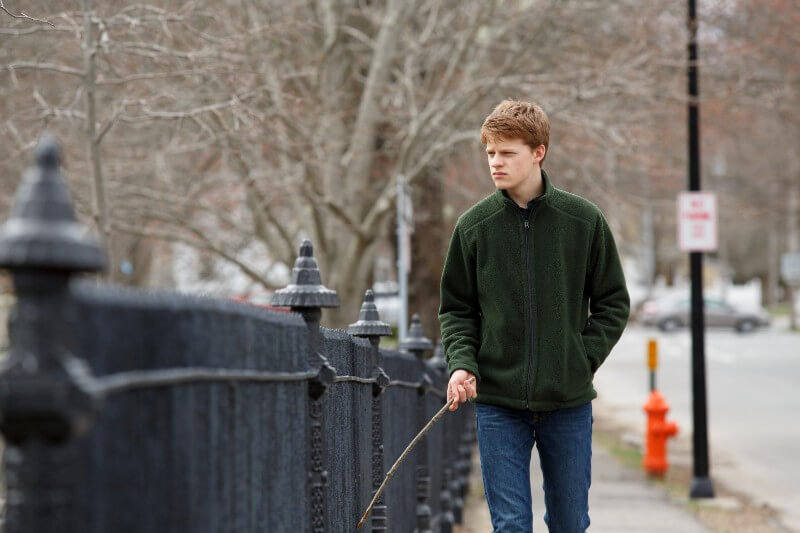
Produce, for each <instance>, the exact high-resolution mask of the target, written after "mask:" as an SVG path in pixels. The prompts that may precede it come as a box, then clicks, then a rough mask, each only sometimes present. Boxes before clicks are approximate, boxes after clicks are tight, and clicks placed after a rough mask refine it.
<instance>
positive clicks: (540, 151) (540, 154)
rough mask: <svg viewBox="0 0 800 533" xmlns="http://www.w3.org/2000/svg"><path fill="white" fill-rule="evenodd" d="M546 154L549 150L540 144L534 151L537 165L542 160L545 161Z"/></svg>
mask: <svg viewBox="0 0 800 533" xmlns="http://www.w3.org/2000/svg"><path fill="white" fill-rule="evenodd" d="M546 153H547V148H545V146H544V145H543V144H540V145H539V146H537V147H536V148H534V149H533V155H534V156H535V157H536V162H537V163H541V162H542V159H544V156H545V154H546Z"/></svg>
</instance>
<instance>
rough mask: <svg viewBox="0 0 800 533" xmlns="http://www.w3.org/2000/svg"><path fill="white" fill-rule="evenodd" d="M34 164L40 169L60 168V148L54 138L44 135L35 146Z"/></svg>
mask: <svg viewBox="0 0 800 533" xmlns="http://www.w3.org/2000/svg"><path fill="white" fill-rule="evenodd" d="M36 164H37V165H38V166H39V167H41V168H42V169H50V170H52V169H55V168H57V167H60V166H61V147H60V146H59V144H58V141H57V140H56V138H55V137H53V136H52V135H50V134H47V133H45V134H44V135H42V138H41V139H40V140H39V144H38V145H37V146H36Z"/></svg>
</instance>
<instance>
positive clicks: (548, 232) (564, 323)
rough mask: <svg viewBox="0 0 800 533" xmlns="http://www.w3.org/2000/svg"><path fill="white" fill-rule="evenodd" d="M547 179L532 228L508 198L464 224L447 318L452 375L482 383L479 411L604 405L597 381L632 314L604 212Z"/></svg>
mask: <svg viewBox="0 0 800 533" xmlns="http://www.w3.org/2000/svg"><path fill="white" fill-rule="evenodd" d="M542 177H543V179H544V194H543V195H542V196H540V197H539V198H538V199H537V200H536V201H534V203H533V205H532V208H531V209H530V211H529V213H528V216H527V220H526V219H525V212H524V211H523V210H521V209H520V208H519V207H517V205H516V204H515V203H514V202H513V201H512V200H510V199H509V198H507V197H506V196H505V195H504V194H503V193H502V192H501V191H499V190H498V191H495V193H494V194H492V195H490V196H488V197H486V198H484V199H483V200H481V201H480V202H478V203H477V204H476V205H474V206H473V207H472V208H470V209H469V210H468V211H467V212H465V213H464V214H463V215H461V217H460V218H459V219H458V223H457V224H456V228H455V230H454V231H453V237H452V239H451V241H450V248H449V250H448V252H447V258H446V260H445V265H444V270H443V272H442V282H441V306H440V308H439V321H440V323H441V333H442V344H443V346H444V352H445V357H446V359H447V364H448V368H449V370H450V373H451V374H452V372H453V371H455V370H456V369H464V370H468V371H469V372H472V373H473V374H475V375H476V376H477V378H478V397H477V399H476V401H478V402H483V403H488V404H494V405H500V406H504V407H510V408H514V409H528V410H531V411H549V410H553V409H560V408H563V407H572V406H575V405H580V404H583V403H586V402H588V401H591V400H592V399H593V398H595V397H596V396H597V393H596V392H595V390H594V387H593V386H592V377H593V375H594V373H595V371H596V370H597V368H598V367H599V366H600V365H601V364H602V363H603V361H604V360H605V358H606V357H607V356H608V353H609V352H610V351H611V348H612V347H613V346H614V344H615V343H616V342H617V340H618V339H619V337H620V335H621V334H622V330H623V329H624V327H625V324H626V322H627V320H628V313H629V309H630V301H629V298H628V291H627V289H626V287H625V277H624V275H623V273H622V266H621V264H620V260H619V255H618V254H617V248H616V245H615V244H614V238H613V236H612V235H611V231H610V229H609V227H608V224H607V222H606V220H605V218H604V217H603V214H602V213H601V212H600V209H599V208H598V207H597V206H595V205H594V204H592V203H591V202H589V201H587V200H585V199H583V198H581V197H579V196H576V195H574V194H570V193H568V192H566V191H562V190H559V189H556V188H555V187H553V185H552V184H551V183H550V179H549V178H548V177H547V174H545V172H544V171H542ZM589 312H591V315H590V313H589Z"/></svg>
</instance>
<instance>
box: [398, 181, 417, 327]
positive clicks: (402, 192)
mask: <svg viewBox="0 0 800 533" xmlns="http://www.w3.org/2000/svg"><path fill="white" fill-rule="evenodd" d="M396 204H397V284H398V286H399V287H398V288H399V290H400V317H399V319H398V321H397V340H398V342H402V341H403V340H404V339H405V338H406V332H407V331H408V272H409V270H411V233H412V232H413V231H414V228H413V226H412V220H413V215H412V211H411V198H410V196H409V194H408V191H407V190H406V179H405V176H403V175H402V174H398V175H397V202H396Z"/></svg>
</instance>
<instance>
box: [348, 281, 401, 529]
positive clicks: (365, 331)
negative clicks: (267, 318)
mask: <svg viewBox="0 0 800 533" xmlns="http://www.w3.org/2000/svg"><path fill="white" fill-rule="evenodd" d="M347 332H348V333H349V334H350V335H352V336H354V337H364V338H366V339H368V340H369V343H370V345H372V361H371V363H372V377H373V378H374V379H375V383H373V384H372V494H373V496H374V495H375V491H377V490H378V487H380V485H381V482H382V481H383V475H384V469H383V400H382V396H381V394H382V393H383V391H384V389H385V388H386V386H387V385H388V384H389V376H387V375H386V373H385V372H384V371H383V369H382V368H381V352H380V349H379V345H380V342H381V337H388V336H390V335H391V334H392V328H391V327H390V326H389V324H387V323H386V322H381V319H380V315H379V314H378V308H377V307H376V306H375V296H374V295H373V293H372V290H370V289H367V291H366V292H365V293H364V302H363V303H362V304H361V311H360V312H359V313H358V321H357V322H354V323H353V324H350V327H348V328H347ZM371 518H372V533H380V532H384V531H388V530H389V524H388V521H387V516H386V504H385V503H384V501H383V495H381V497H380V498H378V501H377V502H375V506H374V507H373V508H372V515H371Z"/></svg>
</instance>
